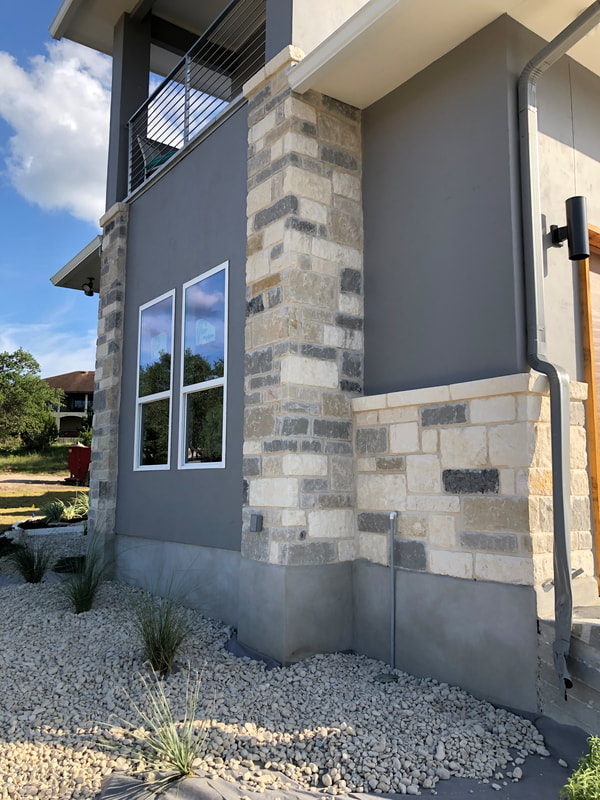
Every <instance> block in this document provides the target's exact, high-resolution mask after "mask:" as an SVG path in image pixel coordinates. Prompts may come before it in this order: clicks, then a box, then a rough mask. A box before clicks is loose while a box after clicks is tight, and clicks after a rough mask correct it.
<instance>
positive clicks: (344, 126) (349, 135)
mask: <svg viewBox="0 0 600 800" xmlns="http://www.w3.org/2000/svg"><path fill="white" fill-rule="evenodd" d="M317 135H318V137H319V140H320V141H323V142H329V143H330V144H333V145H335V146H336V147H341V148H343V149H344V150H348V151H350V152H352V153H356V154H357V155H359V156H360V150H361V143H360V126H359V125H358V124H357V123H355V122H351V121H350V120H342V119H340V118H339V117H332V116H330V115H329V114H327V113H325V112H324V111H319V114H318V116H317Z"/></svg>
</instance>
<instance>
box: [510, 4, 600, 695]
mask: <svg viewBox="0 0 600 800" xmlns="http://www.w3.org/2000/svg"><path fill="white" fill-rule="evenodd" d="M598 22H600V0H595V2H594V3H593V4H592V5H591V6H589V8H587V9H586V10H585V11H584V12H583V13H582V14H580V15H579V16H578V17H577V19H575V20H574V21H573V22H572V23H571V24H570V25H568V26H567V27H566V28H565V29H564V30H563V31H562V32H561V33H559V34H558V36H556V37H555V38H554V39H553V40H552V41H551V42H549V43H548V44H547V45H546V46H545V47H544V48H542V50H540V52H539V53H538V54H537V55H536V56H534V58H533V59H532V60H531V61H530V62H529V63H528V64H527V66H526V67H525V69H524V70H523V72H522V73H521V77H520V78H519V134H520V154H521V213H522V221H523V248H524V269H525V290H526V306H527V360H528V362H529V364H530V366H531V367H533V369H535V370H538V371H539V372H542V373H544V374H545V375H547V376H548V381H549V384H550V424H551V432H552V499H553V503H554V611H555V640H554V647H553V652H554V669H555V671H556V674H557V677H558V679H559V681H560V684H561V686H562V687H564V688H565V697H566V689H568V688H571V686H572V682H571V678H570V675H569V671H568V669H567V663H566V659H567V656H568V654H569V647H570V642H571V623H572V615H573V593H572V588H571V564H570V537H571V490H570V457H569V427H570V392H569V376H568V374H567V372H566V371H565V370H564V369H563V368H562V367H560V366H559V365H558V364H554V363H553V362H551V361H548V354H547V349H546V323H545V318H544V294H543V292H544V286H543V258H544V251H543V243H542V215H541V202H540V177H539V163H538V124H537V101H536V84H537V81H538V80H539V78H540V77H541V76H542V75H543V74H544V73H545V72H546V70H547V69H549V67H551V66H552V65H553V64H554V63H555V62H556V61H558V59H559V58H561V57H562V56H563V55H564V54H565V53H566V52H567V51H568V50H569V49H570V48H571V47H572V46H573V45H574V44H576V43H577V42H578V41H579V40H580V39H581V38H583V36H585V34H586V33H588V32H589V31H590V30H592V28H594V27H595V26H596V25H597V24H598Z"/></svg>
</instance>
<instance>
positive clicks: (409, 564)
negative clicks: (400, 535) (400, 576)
mask: <svg viewBox="0 0 600 800" xmlns="http://www.w3.org/2000/svg"><path fill="white" fill-rule="evenodd" d="M394 560H395V563H396V566H397V567H403V568H404V569H412V570H419V571H423V570H425V569H426V568H427V557H426V554H425V544H424V543H423V542H413V541H410V540H406V539H396V540H395V541H394Z"/></svg>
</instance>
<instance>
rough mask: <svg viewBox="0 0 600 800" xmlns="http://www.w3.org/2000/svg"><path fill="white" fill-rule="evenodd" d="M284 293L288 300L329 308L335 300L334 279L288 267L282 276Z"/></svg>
mask: <svg viewBox="0 0 600 800" xmlns="http://www.w3.org/2000/svg"><path fill="white" fill-rule="evenodd" d="M282 282H283V287H284V294H285V296H286V297H287V298H288V300H289V302H296V303H307V304H310V305H313V306H321V307H325V308H331V307H332V306H333V304H334V302H335V288H336V286H335V280H334V279H333V278H332V277H330V276H329V275H319V274H315V273H314V272H310V271H308V270H301V269H290V270H287V271H286V272H285V273H284V274H283V276H282Z"/></svg>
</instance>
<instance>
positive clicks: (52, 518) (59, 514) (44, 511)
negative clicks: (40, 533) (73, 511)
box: [40, 498, 65, 523]
mask: <svg viewBox="0 0 600 800" xmlns="http://www.w3.org/2000/svg"><path fill="white" fill-rule="evenodd" d="M64 511H65V504H64V503H63V501H62V500H59V499H58V498H56V499H55V500H51V501H50V502H49V503H46V504H45V505H43V506H42V507H41V508H40V514H41V516H42V517H46V522H49V523H50V522H60V521H61V519H62V518H63V514H64Z"/></svg>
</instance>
